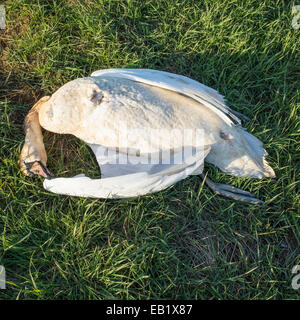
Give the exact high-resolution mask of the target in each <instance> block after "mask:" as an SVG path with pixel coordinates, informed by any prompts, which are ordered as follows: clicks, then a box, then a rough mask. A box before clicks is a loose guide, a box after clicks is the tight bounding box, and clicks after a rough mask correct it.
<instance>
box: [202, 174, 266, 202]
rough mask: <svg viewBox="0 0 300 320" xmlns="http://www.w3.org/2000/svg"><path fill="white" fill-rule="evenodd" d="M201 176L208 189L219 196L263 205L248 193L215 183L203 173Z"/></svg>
mask: <svg viewBox="0 0 300 320" xmlns="http://www.w3.org/2000/svg"><path fill="white" fill-rule="evenodd" d="M200 176H201V178H202V179H204V182H205V183H206V184H207V185H208V187H209V188H210V189H211V190H212V191H214V192H215V193H216V194H218V195H221V196H224V197H227V198H231V199H234V200H239V201H243V202H248V203H253V204H262V203H263V201H261V200H259V199H257V198H255V197H254V195H253V194H252V193H250V192H248V191H244V190H241V189H238V188H235V187H232V186H230V185H227V184H222V183H215V182H213V181H211V180H210V179H209V178H207V177H206V176H205V175H204V174H203V173H202V174H200Z"/></svg>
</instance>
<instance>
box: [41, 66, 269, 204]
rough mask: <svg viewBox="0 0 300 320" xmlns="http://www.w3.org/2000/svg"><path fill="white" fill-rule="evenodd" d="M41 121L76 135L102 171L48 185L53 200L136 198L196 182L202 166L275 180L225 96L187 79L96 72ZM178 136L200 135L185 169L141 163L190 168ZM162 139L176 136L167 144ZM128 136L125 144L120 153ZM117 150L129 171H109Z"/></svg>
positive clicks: (47, 106) (47, 105) (69, 88)
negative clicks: (158, 156)
mask: <svg viewBox="0 0 300 320" xmlns="http://www.w3.org/2000/svg"><path fill="white" fill-rule="evenodd" d="M38 114H39V122H40V124H41V126H42V127H43V128H45V129H46V130H49V131H52V132H56V133H69V134H73V135H75V136H76V137H78V138H80V139H81V140H83V141H85V142H86V143H88V145H89V146H90V147H91V148H92V150H93V152H94V153H95V155H96V158H97V161H98V163H99V166H100V169H101V175H102V176H101V179H95V180H93V179H90V178H87V177H85V176H82V175H80V176H76V177H73V178H55V179H51V180H47V179H46V180H45V181H44V188H45V189H47V190H49V191H51V192H56V193H62V194H68V195H75V196H84V197H96V198H109V197H114V198H122V197H133V196H137V195H142V194H146V193H150V192H154V191H159V190H162V189H165V188H167V187H168V186H170V185H172V184H174V183H176V182H177V181H179V180H182V179H184V178H186V177H188V176H189V175H191V174H200V173H201V172H202V169H203V162H204V160H205V161H208V162H210V163H212V164H214V165H216V166H217V167H218V168H220V169H221V170H222V171H224V172H227V173H229V174H231V175H235V176H248V177H255V178H262V177H273V176H274V172H273V170H272V168H271V167H270V166H269V165H268V164H267V162H266V161H265V155H266V152H265V150H264V149H263V146H262V143H261V142H260V141H259V140H258V139H256V138H255V137H254V136H252V135H251V134H249V133H248V132H246V130H244V129H243V128H242V127H241V126H240V120H239V118H238V117H237V116H236V115H235V114H236V113H235V112H234V111H233V110H231V109H229V108H228V107H227V106H226V104H225V101H224V98H223V96H221V95H220V94H219V93H218V92H217V91H215V90H214V89H211V88H209V87H207V86H205V85H203V84H201V83H199V82H197V81H195V80H192V79H190V78H187V77H184V76H180V75H176V74H172V73H167V72H162V71H156V70H148V69H106V70H99V71H96V72H94V73H92V75H91V76H90V77H88V78H82V79H76V80H73V81H71V82H69V83H67V84H65V85H64V86H62V87H61V88H60V89H58V90H57V91H56V92H55V93H54V94H53V95H52V96H51V98H50V99H49V100H48V101H46V102H44V103H43V105H42V106H41V107H40V109H39V111H38ZM128 128H129V129H130V130H131V131H132V130H133V129H134V130H137V131H136V132H137V134H131V136H130V135H128ZM162 129H163V130H162ZM134 130H133V131H132V132H134ZM164 130H165V131H164ZM176 130H179V131H181V132H183V131H184V130H201V132H202V133H203V135H202V138H203V139H202V143H201V145H199V144H198V145H197V146H196V145H192V146H191V147H196V152H195V153H194V154H193V156H192V157H190V158H189V161H188V163H186V162H185V161H183V162H184V163H183V164H182V165H178V164H174V163H172V161H171V163H169V164H164V165H162V164H148V165H145V164H140V163H138V162H139V161H140V160H141V157H142V156H143V155H145V154H152V153H156V152H161V151H170V152H171V157H175V156H176V154H177V155H178V154H179V155H182V156H183V160H187V159H185V155H184V154H183V153H182V151H181V148H182V147H185V145H184V142H183V140H182V136H181V135H180V134H176V132H179V131H176ZM164 132H173V133H174V134H172V136H171V139H170V136H169V135H168V134H164ZM125 135H126V137H127V138H128V139H127V140H126V145H124V148H123V145H122V141H121V140H122V137H124V136H125ZM115 147H118V149H117V150H118V151H117V153H116V154H114V155H113V157H115V160H117V162H118V161H120V159H121V158H122V157H124V156H126V157H127V156H128V155H130V156H131V159H132V160H134V161H133V163H131V164H130V163H129V164H127V165H120V164H112V161H111V160H112V158H111V157H110V156H109V152H108V151H109V150H110V149H111V148H115ZM127 148H130V149H127ZM130 150H131V151H130ZM181 153H182V154H181ZM134 158H135V159H134ZM228 188H231V191H232V192H233V193H234V192H237V193H241V192H240V191H237V190H239V189H234V188H232V187H228ZM228 188H227V190H228ZM221 193H222V192H221ZM225 193H226V192H225ZM244 194H248V196H249V195H250V194H249V193H247V192H244ZM245 201H246V200H245ZM250 202H251V201H250Z"/></svg>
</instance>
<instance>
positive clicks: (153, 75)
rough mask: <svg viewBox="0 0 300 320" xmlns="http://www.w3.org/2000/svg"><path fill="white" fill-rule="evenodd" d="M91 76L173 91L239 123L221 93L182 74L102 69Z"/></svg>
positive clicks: (144, 70) (226, 119)
mask: <svg viewBox="0 0 300 320" xmlns="http://www.w3.org/2000/svg"><path fill="white" fill-rule="evenodd" d="M91 77H96V78H97V77H102V78H107V77H111V78H121V79H129V80H132V81H136V82H140V83H145V84H148V85H152V86H156V87H160V88H162V89H167V90H171V91H175V92H178V93H180V94H183V95H185V96H188V97H190V98H192V99H194V100H196V101H198V102H200V103H202V104H204V105H205V106H206V107H208V108H209V109H211V110H212V111H214V112H215V113H216V114H218V115H219V116H220V117H221V118H222V119H223V120H224V121H226V123H228V124H232V123H238V124H241V121H240V119H239V118H238V117H236V116H235V115H234V114H233V111H232V110H231V109H230V108H229V107H228V106H226V103H225V99H224V97H223V96H222V95H221V94H219V93H218V92H217V91H216V90H214V89H212V88H210V87H207V86H205V85H204V84H202V83H200V82H198V81H196V80H192V79H190V78H188V77H185V76H182V75H178V74H174V73H170V72H165V71H159V70H152V69H103V70H98V71H95V72H93V73H92V74H91Z"/></svg>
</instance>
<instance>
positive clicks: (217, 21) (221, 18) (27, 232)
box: [0, 0, 300, 300]
mask: <svg viewBox="0 0 300 320" xmlns="http://www.w3.org/2000/svg"><path fill="white" fill-rule="evenodd" d="M2 3H3V2H2ZM4 4H5V6H6V12H7V13H6V18H7V28H6V30H0V50H1V51H0V57H1V58H0V108H1V113H0V122H1V126H0V135H1V146H0V150H1V151H0V155H1V165H0V176H1V184H0V185H1V189H0V190H1V194H0V197H1V198H0V199H1V200H0V201H1V202H0V232H1V237H0V239H1V240H0V265H3V266H4V267H5V269H6V275H7V289H6V290H0V298H1V299H5V300H6V299H150V298H151V299H299V292H297V291H296V290H294V289H292V286H291V281H292V277H293V275H292V273H291V269H292V267H293V266H294V265H296V264H300V250H299V247H300V228H299V160H300V159H299V85H300V79H299V68H300V63H299V30H295V29H293V28H292V19H293V16H294V15H293V14H292V6H293V3H292V1H283V0H260V1H258V0H257V1H256V0H230V1H223V0H215V1H209V0H203V1H200V0H199V1H180V0H157V1H152V0H145V1H134V0H128V1H124V0H120V1H117V0H111V1H109V0H97V1H83V0H81V1H79V0H64V1H54V2H52V1H46V0H39V1H30V0H8V1H5V2H4ZM111 67H118V68H122V67H123V68H125V67H126V68H132V67H134V68H153V69H159V70H165V71H169V72H175V73H178V74H183V75H186V76H189V77H191V78H193V79H196V80H198V81H200V82H202V83H205V84H206V85H209V86H211V87H213V88H215V89H217V90H219V91H220V92H221V93H222V94H223V95H225V97H226V98H227V101H228V105H229V106H230V107H232V108H233V109H235V110H237V111H239V112H242V113H244V114H245V115H247V116H248V117H250V118H251V119H252V121H250V122H247V123H244V126H245V127H246V128H247V129H248V130H249V131H250V132H252V133H253V134H255V136H256V137H258V138H259V139H260V140H262V141H263V143H264V145H265V148H266V149H267V150H268V153H269V156H268V161H269V163H270V164H271V166H272V167H273V168H274V170H275V172H276V175H277V178H276V179H263V180H252V179H246V178H243V179H237V178H233V177H230V176H228V175H225V174H223V173H221V172H220V171H219V170H217V169H215V168H213V167H212V166H207V169H208V170H209V175H210V178H211V179H212V180H214V181H218V182H223V183H228V184H231V185H234V186H236V187H240V188H243V189H245V190H249V191H251V192H253V193H254V194H256V195H257V196H258V197H259V198H261V199H263V200H265V203H264V204H263V205H262V206H254V205H250V204H245V203H240V202H236V201H232V200H230V199H226V198H222V197H220V196H215V195H213V194H212V193H211V191H210V190H209V189H208V188H206V187H205V186H203V185H202V181H201V180H200V178H199V177H196V176H193V177H191V178H189V179H186V180H184V181H181V182H179V183H177V184H176V185H174V186H172V187H170V188H168V189H167V190H164V191H162V192H158V193H155V194H151V195H146V196H143V197H139V198H136V199H131V200H95V199H86V198H75V197H68V196H60V195H56V194H51V193H48V192H46V191H45V190H44V189H43V188H42V180H41V179H40V178H34V179H32V178H28V177H24V176H22V175H21V173H20V171H19V169H18V166H17V159H18V156H19V153H20V150H21V147H22V144H23V142H24V133H23V121H24V117H25V115H26V113H27V112H28V110H29V109H30V107H31V106H32V105H33V103H34V102H35V101H36V100H37V99H39V98H40V97H42V96H44V95H48V94H51V93H53V91H55V90H56V89H58V88H59V87H60V86H61V85H63V84H64V83H65V82H67V81H70V80H72V79H75V78H78V77H83V76H88V75H89V74H91V72H92V71H95V70H98V69H103V68H111ZM297 72H298V73H297ZM44 137H45V144H46V149H47V151H48V153H49V169H50V171H51V172H52V173H53V174H54V175H55V176H62V175H64V176H73V175H75V174H77V173H80V172H85V173H86V174H87V175H89V176H97V174H98V171H97V169H96V168H97V166H96V162H95V159H94V158H93V156H92V155H91V152H90V151H89V149H88V148H87V147H86V146H85V145H84V144H83V143H82V142H81V141H78V140H77V139H75V138H74V137H71V136H67V135H66V136H60V135H55V134H52V133H48V132H45V135H44ZM62 150H64V153H62ZM297 210H298V211H297Z"/></svg>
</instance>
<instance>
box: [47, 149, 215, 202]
mask: <svg viewBox="0 0 300 320" xmlns="http://www.w3.org/2000/svg"><path fill="white" fill-rule="evenodd" d="M90 146H91V148H92V150H93V152H94V153H95V155H96V158H97V161H98V163H99V164H100V168H101V175H102V178H101V179H90V178H88V177H86V176H85V175H77V176H75V177H72V178H55V179H51V180H47V179H45V180H44V184H43V185H44V188H45V189H46V190H48V191H50V192H54V193H58V194H65V195H71V196H80V197H91V198H131V197H136V196H139V195H145V194H148V193H153V192H157V191H160V190H163V189H166V188H168V187H169V186H171V185H173V184H175V183H176V182H178V181H180V180H182V179H185V178H187V177H188V176H190V175H192V174H193V173H197V174H199V173H200V172H201V171H202V168H203V162H204V158H205V157H206V156H207V154H208V152H209V151H210V147H209V146H208V147H204V148H203V149H201V150H198V152H197V153H196V154H195V155H193V156H191V157H189V158H188V159H186V160H187V161H183V163H181V164H169V165H161V164H157V165H151V164H150V165H148V167H147V166H146V165H145V164H130V163H129V164H128V165H127V168H126V164H124V167H122V165H119V164H112V163H110V161H111V160H114V159H115V158H112V157H105V155H103V153H104V152H105V150H104V149H103V147H102V146H97V145H90ZM123 156H124V154H121V155H120V154H119V155H117V156H115V157H117V160H119V159H120V158H122V157H123ZM134 160H139V161H140V159H134Z"/></svg>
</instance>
